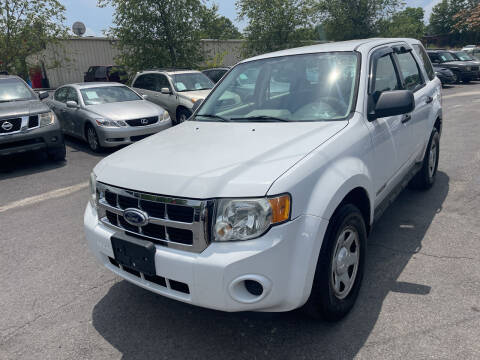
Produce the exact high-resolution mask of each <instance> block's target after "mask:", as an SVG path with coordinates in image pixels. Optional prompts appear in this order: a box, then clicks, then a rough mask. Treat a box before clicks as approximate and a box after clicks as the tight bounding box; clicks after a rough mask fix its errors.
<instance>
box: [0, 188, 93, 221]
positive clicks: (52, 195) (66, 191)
mask: <svg viewBox="0 0 480 360" xmlns="http://www.w3.org/2000/svg"><path fill="white" fill-rule="evenodd" d="M86 187H88V181H87V182H83V183H80V184H76V185H72V186H67V187H64V188H61V189H57V190H52V191H49V192H46V193H44V194H40V195H35V196H31V197H28V198H25V199H22V200H18V201H13V202H11V203H9V204H7V205H3V206H0V213H2V212H5V211H8V210H11V209H15V208H19V207H23V206H27V205H33V204H37V203H39V202H42V201H45V200H50V199H56V198H59V197H62V196H66V195H70V194H73V193H74V192H77V191H79V190H83V189H85V188H86Z"/></svg>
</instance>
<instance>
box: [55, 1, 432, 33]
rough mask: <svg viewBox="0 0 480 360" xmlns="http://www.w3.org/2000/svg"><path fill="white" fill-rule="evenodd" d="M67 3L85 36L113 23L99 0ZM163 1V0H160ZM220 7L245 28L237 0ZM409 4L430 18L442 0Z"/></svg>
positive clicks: (109, 11)
mask: <svg viewBox="0 0 480 360" xmlns="http://www.w3.org/2000/svg"><path fill="white" fill-rule="evenodd" d="M60 1H61V2H62V3H63V5H65V7H66V9H67V11H66V17H67V26H68V27H70V28H71V27H72V24H73V23H74V22H75V21H81V22H83V23H84V24H85V26H86V28H87V31H86V33H85V36H102V34H103V33H102V31H103V30H106V29H107V28H108V27H109V26H110V25H111V24H112V16H113V9H112V8H110V7H109V8H99V7H97V0H60ZM159 1H161V0H159ZM209 2H210V3H212V2H214V3H216V4H217V5H218V7H219V13H220V14H221V15H223V16H225V17H227V18H229V19H230V20H232V21H233V23H234V24H235V25H236V26H237V27H238V28H239V29H240V30H243V28H244V27H245V22H242V23H240V22H238V21H237V12H236V9H235V0H214V1H209ZM405 2H406V4H407V6H413V7H423V8H424V9H425V13H426V14H425V17H426V19H428V18H429V16H430V13H431V11H432V8H433V6H434V5H435V4H437V3H438V2H440V0H406V1H405Z"/></svg>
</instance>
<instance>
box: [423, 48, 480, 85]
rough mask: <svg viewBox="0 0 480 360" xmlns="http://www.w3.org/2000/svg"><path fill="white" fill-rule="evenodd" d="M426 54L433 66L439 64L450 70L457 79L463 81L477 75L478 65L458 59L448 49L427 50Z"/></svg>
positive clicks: (472, 78) (474, 77)
mask: <svg viewBox="0 0 480 360" xmlns="http://www.w3.org/2000/svg"><path fill="white" fill-rule="evenodd" d="M428 56H429V57H430V60H431V61H432V63H433V65H434V66H440V67H442V68H447V69H449V70H451V71H452V72H453V73H454V74H455V76H456V78H457V82H458V81H463V82H465V83H467V82H469V81H471V80H474V79H476V78H477V77H478V71H479V66H477V65H475V64H471V63H469V62H468V61H459V60H457V58H456V57H455V56H453V54H452V52H451V51H448V50H429V51H428Z"/></svg>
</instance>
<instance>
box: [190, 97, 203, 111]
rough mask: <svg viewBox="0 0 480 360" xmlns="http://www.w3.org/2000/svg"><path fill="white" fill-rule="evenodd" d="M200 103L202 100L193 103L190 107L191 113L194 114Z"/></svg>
mask: <svg viewBox="0 0 480 360" xmlns="http://www.w3.org/2000/svg"><path fill="white" fill-rule="evenodd" d="M202 103H203V99H200V100H197V101H195V103H194V104H193V106H192V112H195V110H197V109H198V108H199V107H200V105H202Z"/></svg>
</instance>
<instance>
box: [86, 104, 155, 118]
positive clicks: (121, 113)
mask: <svg viewBox="0 0 480 360" xmlns="http://www.w3.org/2000/svg"><path fill="white" fill-rule="evenodd" d="M85 110H87V111H88V112H90V113H93V114H94V115H98V116H101V117H104V118H107V119H111V120H129V119H139V118H142V117H150V116H158V115H161V114H162V113H163V111H164V110H163V109H162V108H161V107H160V106H158V105H155V104H154V103H151V102H150V101H146V100H138V101H124V102H116V103H109V104H99V105H88V106H86V107H85Z"/></svg>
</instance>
